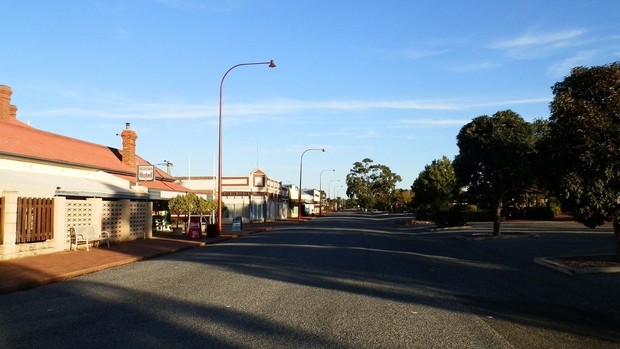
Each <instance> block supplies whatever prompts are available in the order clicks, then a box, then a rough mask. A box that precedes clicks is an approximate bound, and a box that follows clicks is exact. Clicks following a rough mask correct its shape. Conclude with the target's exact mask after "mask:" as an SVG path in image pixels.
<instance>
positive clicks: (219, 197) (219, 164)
mask: <svg viewBox="0 0 620 349" xmlns="http://www.w3.org/2000/svg"><path fill="white" fill-rule="evenodd" d="M261 64H264V65H267V66H268V67H269V68H275V67H276V64H275V63H274V62H273V59H272V60H270V61H269V62H255V63H241V64H237V65H233V66H232V67H231V68H230V69H228V70H227V71H226V73H224V76H222V80H221V81H220V114H219V126H218V153H217V235H218V236H219V235H221V234H222V91H223V89H222V88H223V87H224V79H226V75H228V73H230V71H231V70H233V69H235V68H237V67H241V66H244V65H261Z"/></svg>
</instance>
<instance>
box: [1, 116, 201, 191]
mask: <svg viewBox="0 0 620 349" xmlns="http://www.w3.org/2000/svg"><path fill="white" fill-rule="evenodd" d="M2 153H3V154H6V155H13V156H16V157H22V158H23V157H25V158H31V159H36V160H41V161H52V162H58V163H64V164H67V165H78V166H84V167H89V168H93V169H99V170H103V171H106V172H111V173H115V174H117V175H119V176H121V177H123V178H125V179H127V180H129V181H132V182H135V173H136V169H135V168H131V167H130V166H127V165H125V164H124V163H123V162H122V161H121V151H120V150H119V149H117V148H113V147H107V146H103V145H99V144H95V143H90V142H86V141H82V140H79V139H75V138H71V137H66V136H62V135H58V134H55V133H51V132H46V131H42V130H39V129H36V128H34V127H31V126H29V125H27V124H25V123H23V122H21V121H18V120H14V119H8V120H7V119H3V120H0V154H2ZM136 162H137V163H138V165H149V164H150V163H149V162H148V161H146V160H144V159H143V158H141V157H139V156H137V155H136ZM155 169H156V178H157V179H159V180H157V181H155V182H145V183H149V184H145V183H141V184H143V185H144V186H145V187H148V188H153V189H162V190H172V191H181V192H187V191H190V190H189V189H187V188H185V187H183V186H180V185H178V184H175V183H174V182H173V181H174V178H173V177H171V176H170V175H168V174H167V173H166V172H165V171H162V170H161V169H159V168H158V167H155Z"/></svg>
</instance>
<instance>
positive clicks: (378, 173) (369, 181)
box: [347, 158, 401, 209]
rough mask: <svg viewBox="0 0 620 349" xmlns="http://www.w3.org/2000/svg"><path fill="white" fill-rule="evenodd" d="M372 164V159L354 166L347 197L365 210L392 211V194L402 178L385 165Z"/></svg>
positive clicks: (349, 175)
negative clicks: (354, 200)
mask: <svg viewBox="0 0 620 349" xmlns="http://www.w3.org/2000/svg"><path fill="white" fill-rule="evenodd" d="M372 163H373V161H372V160H371V159H369V158H365V159H364V160H362V162H359V161H358V162H355V163H354V164H353V168H352V169H351V171H350V172H349V174H348V175H347V196H348V197H350V198H355V199H356V202H357V204H358V205H360V207H362V208H365V209H368V208H378V209H391V206H392V202H391V200H392V197H393V195H392V193H393V191H394V190H395V188H396V183H398V182H400V181H401V177H400V176H399V175H397V174H395V173H393V172H392V171H391V170H390V168H389V167H387V166H385V165H381V164H376V165H373V164H372Z"/></svg>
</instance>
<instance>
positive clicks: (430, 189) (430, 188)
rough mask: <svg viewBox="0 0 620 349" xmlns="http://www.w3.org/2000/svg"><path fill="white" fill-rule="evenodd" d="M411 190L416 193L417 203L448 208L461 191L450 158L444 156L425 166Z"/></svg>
mask: <svg viewBox="0 0 620 349" xmlns="http://www.w3.org/2000/svg"><path fill="white" fill-rule="evenodd" d="M411 190H413V192H414V193H415V203H416V205H419V206H420V207H422V208H426V209H430V210H436V209H441V208H446V207H447V206H448V204H450V203H452V202H453V201H454V199H455V198H456V197H457V195H458V192H459V186H458V183H457V180H456V174H455V173H454V168H453V167H452V162H451V161H450V159H448V157H446V156H444V157H442V158H441V159H440V160H433V162H432V163H431V164H430V165H426V166H424V171H422V172H420V174H419V175H418V178H416V180H415V181H414V182H413V185H412V186H411Z"/></svg>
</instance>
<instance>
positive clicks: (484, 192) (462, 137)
mask: <svg viewBox="0 0 620 349" xmlns="http://www.w3.org/2000/svg"><path fill="white" fill-rule="evenodd" d="M457 145H458V147H459V154H458V155H457V156H456V158H455V159H454V163H453V166H454V171H455V173H456V176H457V178H458V180H459V183H460V184H461V185H462V186H465V187H467V189H468V193H469V194H470V195H472V194H473V195H478V196H480V197H481V198H482V199H486V200H488V202H489V204H490V205H491V207H492V208H493V211H494V214H493V217H494V218H493V235H495V236H498V235H499V234H500V222H501V212H502V207H503V205H504V202H505V201H506V199H509V198H510V197H511V195H513V194H515V193H518V192H519V191H521V190H523V189H524V188H525V187H526V186H527V185H529V184H530V183H531V181H532V179H533V177H532V176H531V173H530V171H531V168H532V164H533V158H534V156H535V154H536V153H535V150H536V138H535V135H534V132H533V127H532V125H531V124H530V123H528V122H526V121H525V120H523V118H521V116H519V114H517V113H515V112H513V111H512V110H504V111H498V112H497V113H495V114H493V116H491V117H489V116H487V115H482V116H478V117H476V118H475V119H473V120H472V121H471V122H470V123H468V124H467V125H465V126H463V127H462V128H461V130H460V131H459V134H458V135H457Z"/></svg>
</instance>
